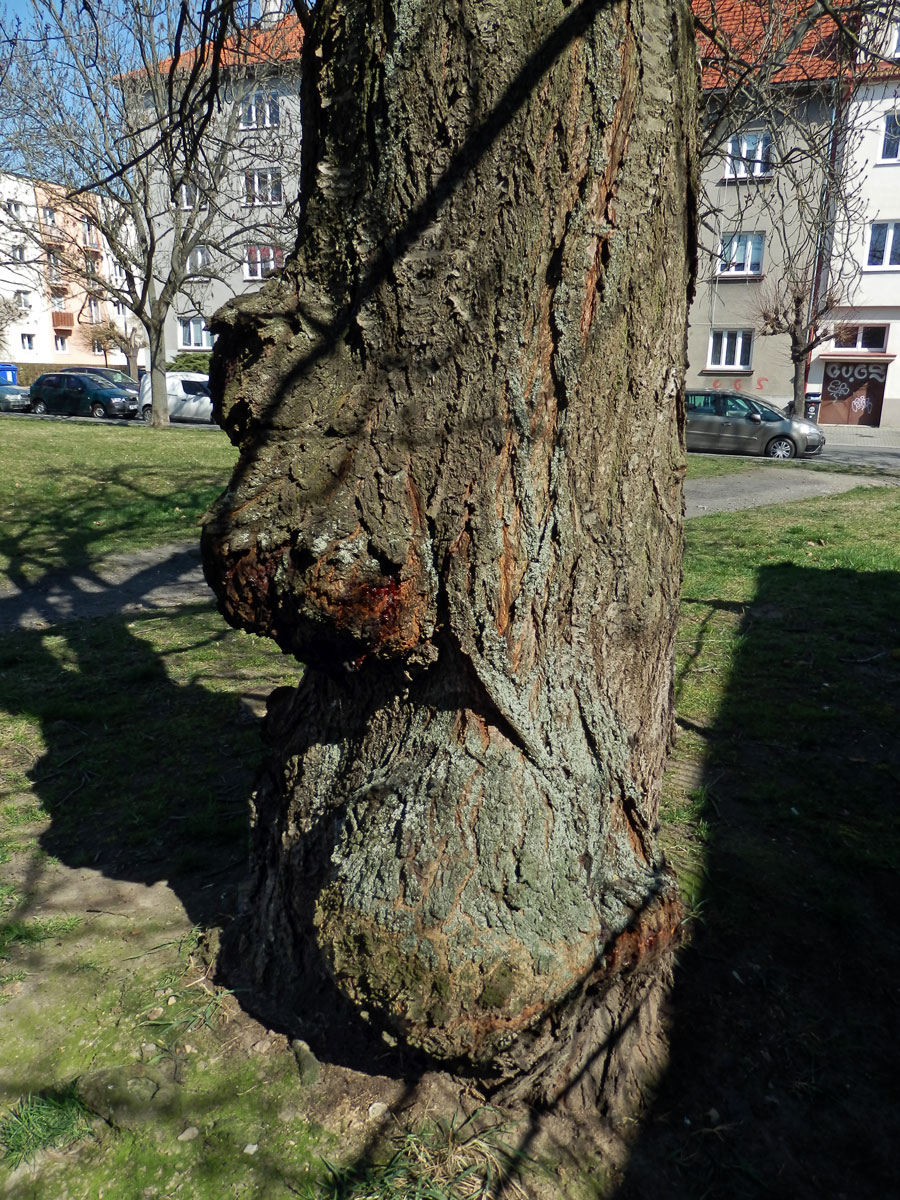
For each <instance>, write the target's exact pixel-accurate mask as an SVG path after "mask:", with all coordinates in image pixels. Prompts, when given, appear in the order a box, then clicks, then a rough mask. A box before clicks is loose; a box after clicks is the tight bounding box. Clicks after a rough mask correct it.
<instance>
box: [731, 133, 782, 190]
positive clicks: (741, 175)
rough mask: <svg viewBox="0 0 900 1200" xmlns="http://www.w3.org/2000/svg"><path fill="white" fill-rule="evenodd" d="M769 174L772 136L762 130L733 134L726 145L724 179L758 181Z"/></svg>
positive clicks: (770, 170) (770, 169)
mask: <svg viewBox="0 0 900 1200" xmlns="http://www.w3.org/2000/svg"><path fill="white" fill-rule="evenodd" d="M771 173H772V135H771V134H770V133H766V132H764V131H763V130H755V131H750V132H746V133H738V134H735V136H734V137H733V138H732V139H731V141H730V142H729V143H728V154H727V156H726V158H725V176H726V178H728V179H751V178H757V179H759V178H761V177H762V176H764V175H771Z"/></svg>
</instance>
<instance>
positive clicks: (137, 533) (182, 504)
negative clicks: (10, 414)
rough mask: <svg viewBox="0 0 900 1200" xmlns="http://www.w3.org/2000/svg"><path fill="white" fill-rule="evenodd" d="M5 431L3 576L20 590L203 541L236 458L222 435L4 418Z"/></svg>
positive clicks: (0, 534) (0, 446)
mask: <svg viewBox="0 0 900 1200" xmlns="http://www.w3.org/2000/svg"><path fill="white" fill-rule="evenodd" d="M2 433H3V436H2V438H0V572H5V573H7V574H8V575H10V576H12V577H13V578H14V579H16V581H18V582H20V583H21V582H24V581H34V580H36V579H39V578H40V577H41V576H42V575H44V574H45V573H46V572H47V571H49V570H52V569H54V568H58V567H73V566H76V565H79V564H81V563H84V562H86V561H89V560H90V559H93V558H96V557H98V556H101V555H104V554H109V553H112V552H116V551H129V550H136V549H140V548H143V547H147V546H153V545H162V544H165V543H167V542H172V541H177V540H181V539H189V538H194V537H197V536H198V535H199V521H200V517H201V516H202V515H203V513H204V512H205V511H206V509H207V507H208V505H209V504H210V502H211V501H212V500H213V499H214V498H215V496H216V495H218V493H219V492H221V491H222V489H223V488H224V487H225V485H226V483H227V481H228V477H229V475H230V473H231V469H232V467H233V465H234V462H235V459H236V451H235V450H234V448H233V447H232V446H231V444H230V442H229V441H228V439H227V438H226V437H225V434H224V433H222V432H221V431H220V430H208V429H202V430H201V429H183V428H171V429H166V430H156V429H151V428H150V427H149V426H146V425H144V424H143V422H142V423H140V424H139V425H136V426H121V427H119V426H111V425H104V426H97V425H92V424H90V423H87V422H85V423H83V424H82V423H79V422H49V421H48V422H43V421H40V422H38V421H17V420H5V421H3V422H2Z"/></svg>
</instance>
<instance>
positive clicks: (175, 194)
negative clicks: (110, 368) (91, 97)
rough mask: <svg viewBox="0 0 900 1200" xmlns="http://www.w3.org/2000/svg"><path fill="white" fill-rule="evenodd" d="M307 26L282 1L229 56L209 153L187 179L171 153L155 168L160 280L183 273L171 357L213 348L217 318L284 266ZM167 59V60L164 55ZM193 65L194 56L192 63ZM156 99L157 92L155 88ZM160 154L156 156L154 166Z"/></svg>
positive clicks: (168, 328)
mask: <svg viewBox="0 0 900 1200" xmlns="http://www.w3.org/2000/svg"><path fill="white" fill-rule="evenodd" d="M301 44H302V30H301V28H300V26H299V23H298V22H297V20H296V18H295V17H293V16H289V17H285V16H283V15H282V14H281V12H280V10H279V7H278V4H277V3H276V2H275V0H269V2H268V3H267V4H265V5H264V6H263V12H262V16H261V19H260V24H259V26H258V27H256V28H254V29H253V30H250V31H246V33H245V35H243V37H242V38H241V39H240V40H239V42H238V43H236V44H235V45H234V46H226V49H225V52H224V58H223V72H222V77H223V85H222V88H221V99H222V103H221V104H220V105H219V106H218V109H217V113H216V115H215V117H214V119H213V120H212V121H211V123H210V126H209V128H208V130H207V131H206V133H205V134H204V152H203V154H202V156H200V159H199V160H198V161H199V162H200V163H202V166H201V167H199V168H198V167H197V166H196V165H195V167H194V169H193V170H192V172H189V173H188V174H187V175H186V176H185V177H184V178H179V176H178V173H177V170H173V164H172V162H171V161H168V162H166V163H165V164H162V163H160V164H159V165H158V168H157V169H155V170H152V171H151V176H150V182H149V187H150V189H151V191H152V193H153V194H154V203H153V204H152V206H151V211H152V212H153V213H154V214H155V216H154V220H153V236H154V238H155V239H156V242H157V245H158V247H159V252H158V257H157V259H156V260H155V268H154V273H155V275H156V280H155V287H156V289H157V291H158V292H161V291H162V289H163V288H164V287H165V286H166V284H167V281H170V280H173V279H175V280H178V281H179V283H178V287H177V290H176V291H175V294H174V296H173V300H172V304H171V307H170V309H169V312H168V315H167V318H166V323H165V335H164V336H165V349H166V356H167V358H168V359H169V360H171V359H173V358H174V357H175V356H176V355H177V354H179V353H182V352H185V351H192V352H193V351H208V350H210V349H211V348H212V336H211V334H210V331H209V319H210V318H211V316H212V314H213V313H214V312H215V311H216V309H218V308H219V307H221V305H222V304H224V303H225V302H226V301H227V300H229V299H231V298H232V297H234V296H236V295H240V294H241V293H243V292H246V291H251V290H254V289H256V288H258V287H259V286H260V285H261V284H262V283H263V282H264V281H265V279H266V278H267V277H268V276H269V275H271V274H272V273H273V272H274V271H276V270H278V269H279V268H281V267H282V266H283V265H284V259H285V255H286V252H287V251H288V250H289V249H290V246H291V245H292V244H293V240H294V237H295V236H296V230H297V208H298V205H299V203H300V196H299V193H300V159H301V153H302V116H301V106H300V78H299V67H300V48H301ZM163 65H164V66H165V65H166V64H163ZM186 65H189V64H186ZM147 102H148V107H150V108H151V109H152V107H153V104H154V100H153V97H152V96H147ZM152 165H153V160H152V159H151V166H152Z"/></svg>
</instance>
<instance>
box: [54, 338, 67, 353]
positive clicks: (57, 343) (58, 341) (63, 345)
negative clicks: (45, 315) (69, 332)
mask: <svg viewBox="0 0 900 1200" xmlns="http://www.w3.org/2000/svg"><path fill="white" fill-rule="evenodd" d="M53 348H54V350H58V351H59V352H60V354H65V353H66V352H67V351H68V349H69V339H68V338H67V337H65V336H64V335H63V334H61V333H58V334H57V335H56V337H55V338H54V339H53Z"/></svg>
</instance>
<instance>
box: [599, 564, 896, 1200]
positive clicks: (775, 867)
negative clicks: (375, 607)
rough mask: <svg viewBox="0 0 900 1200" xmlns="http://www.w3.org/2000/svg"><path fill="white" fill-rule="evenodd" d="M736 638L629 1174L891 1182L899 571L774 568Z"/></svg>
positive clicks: (858, 1186) (697, 1179)
mask: <svg viewBox="0 0 900 1200" xmlns="http://www.w3.org/2000/svg"><path fill="white" fill-rule="evenodd" d="M695 606H696V607H695ZM687 607H688V609H689V610H690V609H693V615H694V616H695V617H698V622H696V623H695V628H698V629H699V630H700V632H701V634H703V635H704V636H705V632H706V631H708V627H709V624H710V620H711V621H712V622H715V620H716V617H717V612H718V615H719V616H721V617H722V619H723V620H724V621H725V622H727V621H728V620H729V619H730V620H732V621H733V620H734V618H733V616H732V617H731V618H729V617H728V612H729V610H733V605H732V604H731V603H730V602H727V601H721V602H719V601H690V600H689V601H688V602H687ZM707 610H709V611H707ZM689 624H690V623H689V622H688V625H689ZM736 646H737V653H736V655H735V657H734V659H733V662H732V670H731V674H730V678H729V681H728V689H727V694H726V696H725V699H724V703H723V704H722V706H721V708H720V710H719V712H718V714H717V717H716V720H715V723H714V725H713V727H712V728H709V729H706V730H705V733H706V737H707V756H706V763H705V778H706V785H705V786H704V787H701V788H700V789H699V791H698V792H696V793H694V800H695V802H696V803H697V804H698V805H700V806H702V820H703V824H702V825H701V826H700V827H701V829H702V830H703V831H704V832H705V835H706V847H705V849H706V861H707V869H706V883H705V891H704V895H703V897H702V905H701V920H700V921H699V922H698V924H697V926H696V927H695V937H694V940H693V944H692V946H691V948H690V949H689V950H688V951H686V952H685V953H684V955H683V957H682V959H681V961H680V964H679V967H678V971H677V975H676V986H675V991H674V994H673V998H672V1013H671V1027H672V1048H671V1064H670V1068H669V1071H668V1073H667V1075H666V1077H665V1079H664V1080H663V1082H662V1086H661V1090H660V1094H659V1097H658V1101H657V1103H656V1105H655V1107H654V1110H653V1113H652V1114H651V1117H650V1119H649V1120H648V1122H647V1124H646V1126H645V1128H644V1130H643V1131H642V1134H641V1135H640V1137H639V1139H638V1141H637V1145H636V1148H635V1151H634V1154H633V1157H632V1159H631V1162H630V1164H629V1169H628V1172H627V1176H626V1181H625V1183H624V1185H623V1187H622V1189H621V1191H620V1192H619V1193H618V1195H619V1196H620V1198H621V1200H625V1198H628V1200H639V1198H643V1197H646V1196H650V1195H657V1196H666V1197H667V1198H680V1197H685V1198H687V1197H705V1196H709V1197H718V1196H725V1195H727V1196H730V1197H733V1198H734V1200H741V1198H744V1197H756V1196H763V1195H773V1196H785V1197H791V1198H792V1200H802V1198H805V1197H809V1198H810V1200H813V1198H815V1200H820V1198H821V1197H823V1196H829V1197H847V1200H857V1198H859V1197H875V1196H878V1197H881V1196H885V1195H889V1194H891V1193H892V1192H893V1191H894V1189H895V1187H896V1182H895V1177H896V1147H897V1144H898V1136H900V1123H898V1116H897V1107H896V1086H897V1083H896V1081H897V1079H898V1077H900V1042H898V1037H897V1033H898V1028H897V1012H898V1001H900V934H898V929H897V921H896V914H897V911H898V908H900V878H898V870H897V864H898V861H900V836H898V835H900V819H898V818H900V811H898V810H900V736H898V735H900V654H898V647H900V577H898V576H897V575H896V574H892V573H887V572H882V573H876V572H871V573H857V572H852V571H847V570H837V569H835V570H831V571H826V570H812V569H804V568H800V567H796V566H793V565H791V564H782V565H777V566H769V567H764V568H762V569H761V570H760V572H759V574H758V586H757V591H756V595H755V598H754V600H753V602H752V604H750V605H749V606H748V607H747V608H746V610H745V613H744V616H743V619H742V621H741V625H740V636H739V638H738V639H737V642H736ZM702 655H703V652H702V649H700V650H699V651H698V657H697V658H696V659H695V661H694V662H693V663H692V664H691V665H689V667H688V668H687V669H688V670H690V669H693V668H696V667H697V666H698V665H699V664H700V663H701V662H702ZM707 669H708V668H707ZM683 716H684V718H685V721H684V722H683V723H684V724H686V725H690V718H691V713H690V712H689V711H688V712H685V713H684V714H683Z"/></svg>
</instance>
